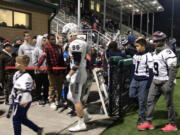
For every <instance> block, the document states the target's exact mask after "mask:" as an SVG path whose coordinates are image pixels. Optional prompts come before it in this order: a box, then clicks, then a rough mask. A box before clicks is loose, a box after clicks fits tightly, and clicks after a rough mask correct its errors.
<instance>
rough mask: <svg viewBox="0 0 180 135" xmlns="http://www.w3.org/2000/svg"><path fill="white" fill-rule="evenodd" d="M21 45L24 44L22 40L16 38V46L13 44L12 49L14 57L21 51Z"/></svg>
mask: <svg viewBox="0 0 180 135" xmlns="http://www.w3.org/2000/svg"><path fill="white" fill-rule="evenodd" d="M21 44H22V40H21V38H19V37H16V38H15V41H14V44H13V47H12V55H13V56H14V57H17V56H18V50H19V47H20V45H21Z"/></svg>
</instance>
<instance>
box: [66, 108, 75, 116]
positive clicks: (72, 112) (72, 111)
mask: <svg viewBox="0 0 180 135" xmlns="http://www.w3.org/2000/svg"><path fill="white" fill-rule="evenodd" d="M67 115H70V116H71V117H74V116H76V115H77V114H76V112H75V111H74V110H71V111H70V112H68V113H67Z"/></svg>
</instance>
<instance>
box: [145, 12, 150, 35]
mask: <svg viewBox="0 0 180 135" xmlns="http://www.w3.org/2000/svg"><path fill="white" fill-rule="evenodd" d="M146 32H147V35H146V36H148V35H149V12H147V31H146Z"/></svg>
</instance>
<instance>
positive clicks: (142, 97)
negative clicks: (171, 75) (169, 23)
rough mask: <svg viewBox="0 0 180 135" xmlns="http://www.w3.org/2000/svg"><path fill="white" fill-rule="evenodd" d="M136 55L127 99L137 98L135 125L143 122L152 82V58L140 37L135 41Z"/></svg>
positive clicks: (144, 41) (145, 43)
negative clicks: (137, 110) (137, 111)
mask: <svg viewBox="0 0 180 135" xmlns="http://www.w3.org/2000/svg"><path fill="white" fill-rule="evenodd" d="M135 46H136V50H137V54H135V55H134V56H133V64H134V75H133V79H132V81H131V84H130V88H129V97H131V98H136V97H137V98H138V103H139V119H138V121H137V124H138V125H139V124H141V123H143V122H144V120H145V110H146V101H147V94H148V89H147V88H149V86H150V84H151V81H152V75H153V72H152V68H153V58H152V55H151V54H150V53H149V52H147V42H146V40H145V39H144V38H142V37H140V38H138V39H137V40H136V41H135Z"/></svg>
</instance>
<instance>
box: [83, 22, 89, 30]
mask: <svg viewBox="0 0 180 135" xmlns="http://www.w3.org/2000/svg"><path fill="white" fill-rule="evenodd" d="M82 29H83V32H86V31H87V30H88V29H89V26H88V23H87V22H86V21H85V22H83V27H82Z"/></svg>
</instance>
